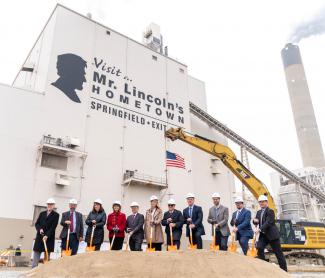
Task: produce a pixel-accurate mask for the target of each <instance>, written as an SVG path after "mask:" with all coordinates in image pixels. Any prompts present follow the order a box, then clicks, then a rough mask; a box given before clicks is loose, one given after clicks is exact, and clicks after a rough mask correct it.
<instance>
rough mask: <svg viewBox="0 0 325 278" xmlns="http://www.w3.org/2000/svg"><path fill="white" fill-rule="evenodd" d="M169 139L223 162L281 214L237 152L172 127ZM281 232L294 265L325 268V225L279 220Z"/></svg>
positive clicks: (277, 222)
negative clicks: (181, 142) (324, 250)
mask: <svg viewBox="0 0 325 278" xmlns="http://www.w3.org/2000/svg"><path fill="white" fill-rule="evenodd" d="M165 136H166V137H167V138H169V139H171V140H172V141H175V140H181V141H183V142H185V143H188V144H190V145H192V146H194V147H196V148H198V149H200V150H202V151H204V152H207V153H209V154H210V155H213V156H215V157H217V158H219V159H220V161H221V162H222V163H223V164H224V165H225V166H226V167H227V168H228V169H229V170H230V171H231V172H232V173H233V174H234V175H235V176H236V177H237V178H238V179H239V180H240V181H241V182H242V183H243V184H244V185H245V186H246V187H247V188H248V190H249V191H250V192H251V193H252V194H253V196H254V197H255V198H256V199H257V198H258V196H260V195H265V196H267V198H268V203H269V207H270V208H271V209H273V210H274V212H275V215H277V213H276V212H277V208H276V205H275V202H274V199H273V197H272V196H271V194H270V192H269V191H268V189H267V187H266V186H265V185H264V184H263V183H262V182H261V181H260V180H259V179H258V178H257V177H255V176H254V174H253V173H252V172H251V171H250V170H249V169H247V168H246V167H245V166H244V165H243V164H242V163H241V161H240V160H238V159H237V158H236V155H235V153H234V152H233V151H232V150H231V149H230V148H229V147H227V146H225V145H223V144H219V143H217V142H214V141H212V140H209V139H207V138H204V137H202V136H199V135H194V136H193V135H190V134H187V133H185V132H184V130H183V129H182V128H170V129H168V130H167V131H166V132H165ZM276 224H277V226H278V228H279V230H280V235H281V239H280V241H281V247H282V249H283V251H284V252H285V257H286V259H287V261H288V263H290V264H297V263H299V262H300V261H302V260H303V261H308V263H313V264H318V265H320V264H323V265H325V257H324V256H322V255H321V254H320V253H317V252H315V250H321V249H325V224H324V223H319V222H296V223H293V222H292V221H291V220H277V221H276Z"/></svg>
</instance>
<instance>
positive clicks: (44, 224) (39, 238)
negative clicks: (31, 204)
mask: <svg viewBox="0 0 325 278" xmlns="http://www.w3.org/2000/svg"><path fill="white" fill-rule="evenodd" d="M59 217H60V216H59V214H58V213H57V212H55V211H54V210H52V211H51V213H50V214H49V215H48V216H47V211H42V212H41V213H40V214H39V216H38V218H37V221H36V223H35V228H36V231H37V234H36V239H35V243H34V248H33V250H34V251H37V252H44V244H43V235H41V234H40V230H41V229H43V231H44V235H46V236H47V237H48V238H47V241H46V246H47V250H48V252H53V251H54V243H55V229H56V226H57V225H58V222H59Z"/></svg>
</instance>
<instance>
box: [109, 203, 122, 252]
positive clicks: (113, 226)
mask: <svg viewBox="0 0 325 278" xmlns="http://www.w3.org/2000/svg"><path fill="white" fill-rule="evenodd" d="M125 227H126V216H125V214H124V213H122V212H121V203H120V202H119V201H115V202H114V203H113V212H112V213H110V214H109V215H108V217H107V230H108V232H109V235H108V237H109V242H110V244H111V250H121V249H122V247H123V242H124V237H125V233H124V230H125ZM114 235H115V237H114ZM113 238H114V242H113V245H112V241H113Z"/></svg>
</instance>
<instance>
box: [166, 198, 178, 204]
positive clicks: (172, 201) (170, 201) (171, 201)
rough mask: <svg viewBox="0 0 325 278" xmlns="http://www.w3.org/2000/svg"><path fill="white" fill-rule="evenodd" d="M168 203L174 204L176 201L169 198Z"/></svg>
mask: <svg viewBox="0 0 325 278" xmlns="http://www.w3.org/2000/svg"><path fill="white" fill-rule="evenodd" d="M167 204H168V205H176V202H175V200H174V199H169V200H168V202H167Z"/></svg>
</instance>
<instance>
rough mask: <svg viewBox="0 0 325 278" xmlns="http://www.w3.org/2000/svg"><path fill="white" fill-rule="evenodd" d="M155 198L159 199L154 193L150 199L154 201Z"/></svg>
mask: <svg viewBox="0 0 325 278" xmlns="http://www.w3.org/2000/svg"><path fill="white" fill-rule="evenodd" d="M153 200H157V201H158V197H157V196H156V195H152V196H151V197H150V201H153Z"/></svg>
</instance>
